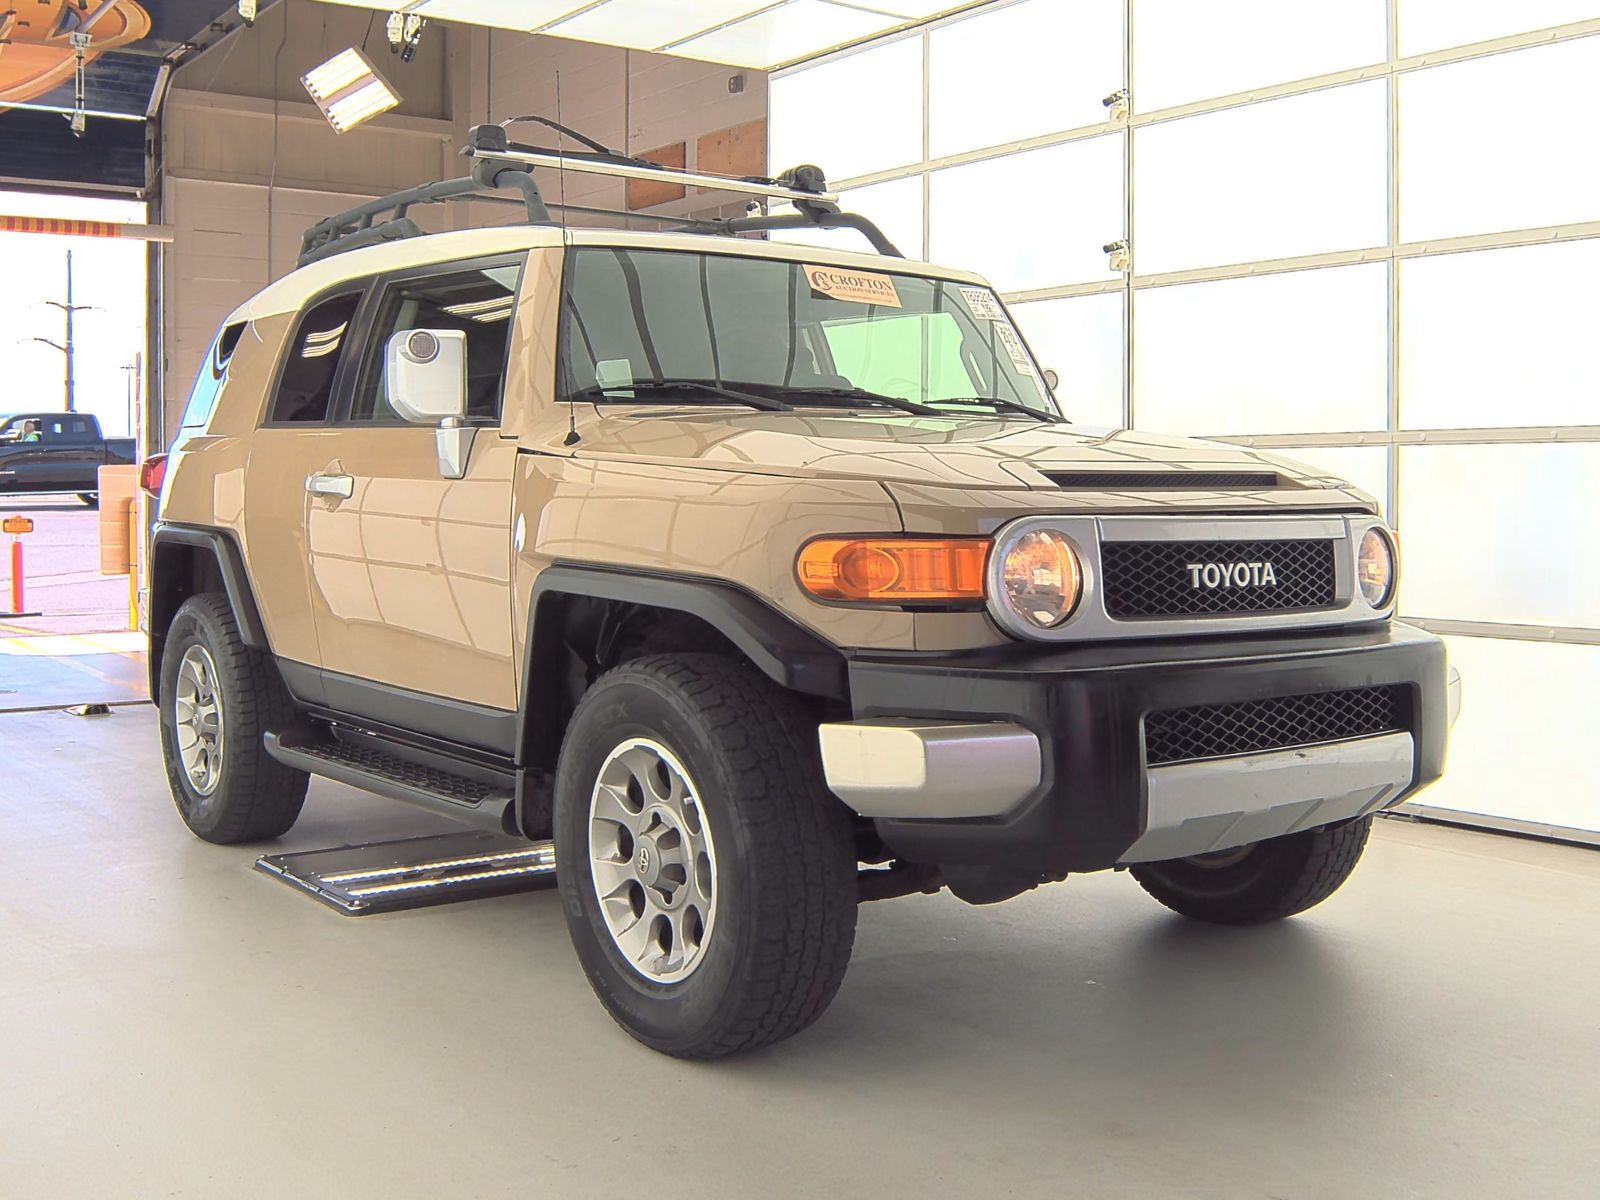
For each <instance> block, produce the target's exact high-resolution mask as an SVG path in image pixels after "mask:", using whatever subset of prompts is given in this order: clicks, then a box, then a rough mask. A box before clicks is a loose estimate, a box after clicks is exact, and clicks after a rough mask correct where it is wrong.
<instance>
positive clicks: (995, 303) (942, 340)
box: [561, 247, 1056, 417]
mask: <svg viewBox="0 0 1600 1200" xmlns="http://www.w3.org/2000/svg"><path fill="white" fill-rule="evenodd" d="M561 372H562V374H561V378H562V387H563V399H566V398H573V397H581V398H583V399H586V400H599V401H605V400H615V401H624V402H625V401H631V400H636V399H643V398H645V396H646V392H647V390H649V389H650V385H652V384H660V383H662V382H664V381H675V382H677V383H679V384H681V383H682V382H683V381H699V382H703V383H710V384H715V385H718V386H723V387H730V388H732V387H737V388H739V389H742V390H744V391H746V392H759V393H762V394H763V395H769V396H781V397H782V398H783V399H784V400H785V401H786V402H787V403H788V404H789V405H792V406H796V407H798V406H804V405H807V404H810V403H818V404H820V403H823V402H825V401H828V400H831V401H833V402H835V403H838V402H841V401H842V402H848V401H849V400H850V399H852V397H851V396H849V395H844V396H841V395H840V393H856V394H857V395H856V396H855V397H853V398H854V399H859V400H861V401H863V402H868V403H870V401H871V396H870V395H867V394H869V393H870V394H877V395H878V396H879V397H880V398H881V397H893V398H898V399H900V400H905V401H911V402H914V403H916V404H939V405H940V406H941V407H940V410H939V415H941V416H948V415H959V414H960V413H961V411H962V406H961V404H960V403H959V402H961V401H984V400H994V401H998V402H1000V403H998V404H994V405H990V406H988V407H984V408H978V407H970V408H968V409H966V411H967V412H968V413H970V414H971V415H973V416H979V415H982V416H992V415H993V413H994V411H996V410H1004V408H1005V406H1006V405H1012V406H1014V405H1021V406H1024V407H1026V408H1027V409H1028V410H1029V411H1031V412H1035V413H1041V414H1047V415H1048V416H1050V417H1054V416H1055V415H1056V408H1055V406H1054V404H1053V403H1052V402H1051V400H1050V399H1049V397H1048V395H1047V394H1046V392H1045V390H1044V387H1043V386H1042V385H1041V383H1040V382H1039V377H1038V368H1037V366H1036V364H1035V363H1034V361H1033V359H1032V357H1031V356H1030V355H1029V353H1028V351H1027V348H1026V346H1025V345H1024V344H1023V341H1022V339H1021V337H1020V336H1019V335H1018V334H1017V331H1016V329H1015V328H1014V327H1013V326H1012V324H1011V322H1010V320H1009V319H1008V318H1007V317H1006V315H1005V310H1004V309H1003V308H1002V307H1001V305H1000V301H999V299H998V298H997V297H996V296H995V294H994V292H992V291H990V290H989V289H988V288H982V287H972V286H968V285H965V284H959V283H953V282H950V281H948V280H939V279H925V278H922V277H921V276H916V275H897V274H893V273H891V272H876V271H861V270H855V269H853V268H844V267H831V266H822V265H816V264H807V263H802V262H785V261H783V260H780V259H768V258H744V257H739V256H736V255H727V254H696V253H691V252H684V251H672V250H623V249H617V248H607V247H585V248H580V249H576V250H574V251H573V252H572V255H571V258H570V260H569V262H568V266H567V281H566V302H565V305H564V315H563V320H562V327H561ZM635 388H637V389H638V392H637V393H636V392H635V391H634V389H635ZM656 390H659V389H656ZM830 392H831V393H832V395H831V396H830V395H829V393H830ZM674 395H675V396H676V397H677V399H678V401H679V402H682V403H706V402H715V401H716V400H717V399H718V397H716V396H715V394H714V393H712V392H710V391H700V392H693V391H690V390H687V389H684V390H681V391H679V392H677V393H674ZM946 405H948V407H946ZM858 407H859V405H858ZM884 412H885V415H888V414H889V412H890V409H889V407H888V406H887V405H885V407H884Z"/></svg>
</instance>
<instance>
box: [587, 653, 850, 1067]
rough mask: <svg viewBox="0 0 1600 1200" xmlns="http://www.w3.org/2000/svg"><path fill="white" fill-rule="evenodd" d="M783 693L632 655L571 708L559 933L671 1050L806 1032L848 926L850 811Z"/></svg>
mask: <svg viewBox="0 0 1600 1200" xmlns="http://www.w3.org/2000/svg"><path fill="white" fill-rule="evenodd" d="M814 729H815V722H814V721H808V720H807V718H806V714H805V712H804V711H803V710H802V709H801V707H800V706H799V704H798V703H797V702H796V701H795V700H794V698H793V697H792V696H790V695H788V694H787V693H785V692H784V691H782V690H781V689H779V688H777V687H775V686H773V685H772V684H771V683H769V682H768V681H767V680H766V679H765V678H764V677H762V676H761V675H759V674H758V673H757V672H756V671H755V670H754V669H752V668H750V667H748V666H746V665H744V664H742V663H738V662H735V661H732V660H729V659H724V658H720V657H717V656H714V655H701V654H697V655H681V656H657V657H650V658H643V659H638V660H636V661H634V662H630V663H628V664H626V665H624V666H622V667H619V668H617V669H616V670H614V671H612V672H611V673H610V674H608V675H606V676H604V677H603V678H602V679H600V680H599V681H598V682H597V683H596V684H595V685H594V686H593V687H592V688H591V689H590V690H589V692H588V694H587V695H586V696H585V697H584V699H583V701H582V702H581V703H580V704H579V706H578V709H577V711H576V713H574V715H573V718H572V723H571V725H570V726H569V727H568V730H567V735H566V739H565V742H564V744H563V746H562V751H561V763H560V769H559V773H558V776H557V783H556V799H555V841H556V861H557V862H558V863H559V864H560V871H559V872H558V874H557V879H558V880H559V883H560V887H561V897H562V901H563V906H564V907H565V909H566V914H567V925H568V928H569V929H570V931H571V934H572V941H573V946H574V947H575V948H576V950H577V953H578V958H579V960H580V961H581V962H582V963H583V968H584V971H585V973H586V974H587V975H588V977H589V982H590V984H591V985H592V986H593V988H594V990H595V994H596V995H598V996H599V998H600V1000H601V1002H602V1003H603V1004H604V1005H605V1006H606V1009H607V1010H608V1011H609V1012H610V1013H611V1016H612V1017H613V1018H614V1019H615V1020H616V1021H617V1023H618V1024H619V1025H621V1026H622V1027H623V1028H624V1029H626V1030H627V1031H628V1032H629V1033H630V1034H631V1035H632V1036H633V1037H635V1038H637V1039H638V1040H639V1041H641V1042H643V1043H644V1044H645V1045H647V1046H650V1047H652V1048H654V1049H656V1050H660V1051H663V1052H665V1053H667V1054H673V1055H677V1056H679V1057H683V1058H717V1057H720V1056H722V1055H726V1054H733V1053H737V1052H739V1051H743V1050H751V1049H755V1048H756V1047H758V1046H764V1045H767V1044H769V1043H772V1042H776V1041H778V1040H780V1039H782V1038H785V1037H788V1036H789V1035H790V1034H793V1033H795V1032H797V1031H799V1030H800V1029H803V1028H805V1026H807V1025H809V1024H810V1023H811V1022H812V1021H814V1020H816V1019H817V1017H819V1016H820V1015H821V1014H822V1012H823V1010H824V1009H826V1008H827V1006H828V1004H829V1002H830V1001H831V1000H832V999H833V997H834V994H835V993H836V992H837V991H838V989H839V985H840V983H841V982H842V981H843V979H844V972H845V967H846V965H847V963H848V962H849V958H850V949H851V944H852V942H853V941H854V937H855V923H856V899H857V897H856V857H855V849H854V843H853V838H852V826H851V821H850V818H849V815H848V813H847V811H846V810H845V809H844V807H843V806H842V805H841V804H840V803H839V801H838V800H837V799H835V798H834V797H833V796H831V795H830V794H829V793H828V791H827V789H826V788H825V786H824V785H823V782H822V776H821V766H820V761H819V757H818V751H817V746H816V739H815V735H814V734H812V733H810V732H809V731H811V730H814Z"/></svg>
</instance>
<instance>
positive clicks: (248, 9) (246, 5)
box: [238, 0, 260, 28]
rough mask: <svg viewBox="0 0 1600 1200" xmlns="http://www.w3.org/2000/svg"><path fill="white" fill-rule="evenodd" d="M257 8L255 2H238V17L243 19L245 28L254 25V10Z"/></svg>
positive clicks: (248, 0)
mask: <svg viewBox="0 0 1600 1200" xmlns="http://www.w3.org/2000/svg"><path fill="white" fill-rule="evenodd" d="M259 7H260V6H259V5H258V4H257V3H256V0H239V4H238V8H239V16H240V17H241V18H243V20H244V23H245V26H246V27H247V28H248V27H249V26H251V25H254V24H255V23H256V10H257V9H258V8H259Z"/></svg>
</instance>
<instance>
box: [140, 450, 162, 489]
mask: <svg viewBox="0 0 1600 1200" xmlns="http://www.w3.org/2000/svg"><path fill="white" fill-rule="evenodd" d="M166 477H167V456H166V455H165V454H152V455H151V456H150V457H149V458H147V459H145V460H144V461H143V462H142V463H140V464H139V486H140V487H141V488H143V489H144V490H145V491H147V492H149V493H150V494H151V495H152V496H159V495H160V494H161V482H162V480H164V479H166Z"/></svg>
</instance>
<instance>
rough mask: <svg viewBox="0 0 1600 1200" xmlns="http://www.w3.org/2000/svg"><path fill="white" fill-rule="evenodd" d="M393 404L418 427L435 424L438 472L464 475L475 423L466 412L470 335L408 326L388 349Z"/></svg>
mask: <svg viewBox="0 0 1600 1200" xmlns="http://www.w3.org/2000/svg"><path fill="white" fill-rule="evenodd" d="M383 379H384V383H385V385H386V387H385V390H386V392H387V393H388V397H389V407H390V408H392V409H394V410H395V412H397V413H399V414H400V415H401V416H402V417H404V418H405V419H406V420H408V421H411V422H414V423H416V424H418V425H437V426H438V429H437V430H435V432H434V440H435V442H436V443H437V444H438V452H439V474H440V476H441V477H442V478H444V479H464V478H465V477H466V474H467V462H468V460H469V459H470V458H471V457H472V443H473V441H474V439H475V438H476V437H477V434H478V431H477V429H476V427H474V426H471V425H468V424H467V423H466V421H465V418H466V415H467V335H466V334H464V333H462V332H461V331H460V330H452V329H408V330H406V331H405V332H403V333H397V334H395V335H394V336H393V337H392V338H390V339H389V344H388V346H386V347H385V348H384V359H383Z"/></svg>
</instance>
